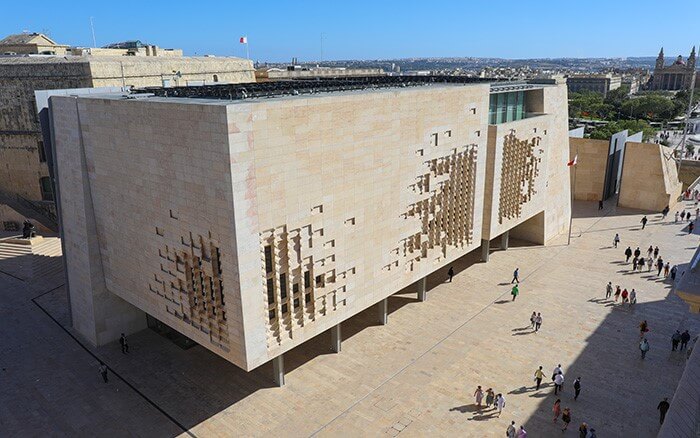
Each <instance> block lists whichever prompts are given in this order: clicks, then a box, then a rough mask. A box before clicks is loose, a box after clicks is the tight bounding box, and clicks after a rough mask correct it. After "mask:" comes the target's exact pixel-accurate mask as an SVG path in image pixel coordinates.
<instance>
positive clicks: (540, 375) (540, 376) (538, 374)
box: [535, 365, 544, 391]
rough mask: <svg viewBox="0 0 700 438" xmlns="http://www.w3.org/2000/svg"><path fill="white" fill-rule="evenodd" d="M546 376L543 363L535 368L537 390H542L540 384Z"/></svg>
mask: <svg viewBox="0 0 700 438" xmlns="http://www.w3.org/2000/svg"><path fill="white" fill-rule="evenodd" d="M543 378H544V371H542V365H540V367H539V368H537V369H536V370H535V390H536V391H539V390H540V385H541V384H542V379H543Z"/></svg>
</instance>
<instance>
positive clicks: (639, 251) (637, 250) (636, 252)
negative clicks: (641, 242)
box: [634, 247, 642, 257]
mask: <svg viewBox="0 0 700 438" xmlns="http://www.w3.org/2000/svg"><path fill="white" fill-rule="evenodd" d="M640 255H642V251H641V250H640V249H639V247H637V249H635V250H634V256H635V257H639V256H640Z"/></svg>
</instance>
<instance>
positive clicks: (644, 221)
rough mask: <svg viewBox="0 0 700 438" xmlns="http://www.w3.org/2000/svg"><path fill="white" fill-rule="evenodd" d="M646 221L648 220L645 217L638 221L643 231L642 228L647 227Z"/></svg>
mask: <svg viewBox="0 0 700 438" xmlns="http://www.w3.org/2000/svg"><path fill="white" fill-rule="evenodd" d="M648 220H649V219H647V217H646V216H644V217H643V218H642V220H641V221H640V222H641V223H642V230H643V229H644V227H646V226H647V221H648Z"/></svg>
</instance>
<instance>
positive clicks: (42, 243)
mask: <svg viewBox="0 0 700 438" xmlns="http://www.w3.org/2000/svg"><path fill="white" fill-rule="evenodd" d="M16 242H17V239H12V238H8V239H0V272H3V273H5V274H8V275H11V276H13V277H15V278H18V279H21V280H23V281H35V280H39V279H42V278H46V277H56V276H59V275H63V253H62V251H61V240H60V239H59V238H58V237H37V238H34V239H32V241H31V242H27V241H24V242H23V243H16Z"/></svg>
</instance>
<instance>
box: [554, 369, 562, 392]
mask: <svg viewBox="0 0 700 438" xmlns="http://www.w3.org/2000/svg"><path fill="white" fill-rule="evenodd" d="M562 386H564V374H562V373H559V374H557V375H556V376H554V395H557V393H559V392H561V391H562Z"/></svg>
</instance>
